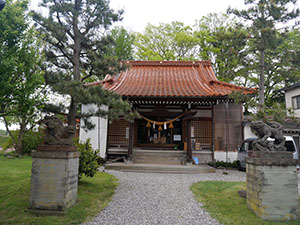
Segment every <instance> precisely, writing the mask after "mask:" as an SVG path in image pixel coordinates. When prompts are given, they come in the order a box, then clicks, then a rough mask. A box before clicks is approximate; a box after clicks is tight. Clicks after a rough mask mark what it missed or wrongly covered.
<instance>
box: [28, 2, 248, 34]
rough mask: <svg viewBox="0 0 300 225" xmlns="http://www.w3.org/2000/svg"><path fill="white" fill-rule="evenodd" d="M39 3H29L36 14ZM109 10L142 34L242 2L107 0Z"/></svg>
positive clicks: (123, 23)
mask: <svg viewBox="0 0 300 225" xmlns="http://www.w3.org/2000/svg"><path fill="white" fill-rule="evenodd" d="M38 2H39V0H31V8H32V9H34V10H36V11H39V9H38ZM110 6H111V8H113V9H115V10H119V9H124V11H125V12H124V14H123V21H122V22H119V23H118V24H117V25H122V26H124V27H125V28H127V29H128V30H130V31H135V32H142V31H143V30H144V28H145V27H146V26H147V24H148V23H151V24H152V25H158V24H159V23H160V22H162V23H170V22H172V21H180V22H184V24H185V25H193V24H194V22H195V20H199V19H201V17H202V16H206V15H207V14H208V13H212V12H215V13H220V12H226V10H227V8H228V7H229V6H231V7H233V8H238V9H241V8H243V7H244V0H110Z"/></svg>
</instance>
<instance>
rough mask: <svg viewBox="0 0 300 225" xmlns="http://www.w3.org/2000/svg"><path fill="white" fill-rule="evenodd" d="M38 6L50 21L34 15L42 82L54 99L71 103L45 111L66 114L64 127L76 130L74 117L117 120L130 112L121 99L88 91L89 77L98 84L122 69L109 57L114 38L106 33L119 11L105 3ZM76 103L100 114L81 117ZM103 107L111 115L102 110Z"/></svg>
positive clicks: (47, 0)
mask: <svg viewBox="0 0 300 225" xmlns="http://www.w3.org/2000/svg"><path fill="white" fill-rule="evenodd" d="M40 6H41V7H45V8H47V9H48V10H49V14H48V16H43V15H42V14H39V13H37V12H33V19H34V21H35V22H36V25H37V28H38V30H39V31H40V32H41V33H42V34H43V35H44V40H45V41H46V48H45V53H46V57H47V70H46V74H45V80H46V83H47V84H49V85H50V86H51V88H52V90H53V91H54V92H56V93H58V94H61V95H63V96H67V97H69V100H70V101H69V104H67V105H59V106H58V105H54V104H52V105H51V104H48V105H47V106H46V110H47V111H49V112H53V113H57V114H63V115H67V123H68V125H70V126H74V127H75V125H76V118H85V119H86V120H85V122H86V125H90V126H88V127H89V128H90V127H91V125H92V124H90V123H88V117H89V116H93V115H98V116H108V117H110V118H117V117H118V115H119V113H121V112H123V113H124V112H125V113H126V114H127V115H131V114H130V113H129V111H130V106H129V104H128V103H127V102H125V101H122V99H121V98H120V96H118V95H117V94H115V93H112V92H108V91H106V90H104V89H103V88H102V87H101V86H100V85H99V86H86V85H85V82H86V81H87V79H88V78H91V77H94V78H95V79H98V80H99V79H102V78H103V77H104V76H105V75H106V74H114V73H116V72H118V71H119V70H120V69H122V68H121V66H120V65H121V64H120V63H119V62H118V58H117V56H115V55H113V54H112V53H113V50H112V49H113V44H114V43H113V39H112V37H111V36H110V35H109V34H108V29H109V27H110V26H111V25H112V23H113V22H116V21H118V20H120V18H121V14H122V12H121V11H119V12H114V11H113V10H112V9H110V8H109V1H107V0H93V1H84V0H68V1H67V0H63V1H55V0H43V1H42V3H41V5H40ZM80 104H96V105H98V106H99V107H98V110H95V111H92V110H91V111H90V112H88V113H79V111H80ZM101 105H107V106H108V107H109V108H110V110H109V111H106V110H102V108H101V107H100V106H101Z"/></svg>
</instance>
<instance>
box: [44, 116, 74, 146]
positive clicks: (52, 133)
mask: <svg viewBox="0 0 300 225" xmlns="http://www.w3.org/2000/svg"><path fill="white" fill-rule="evenodd" d="M43 123H44V124H45V125H46V137H45V144H47V145H73V137H74V134H75V127H74V126H64V124H63V122H62V120H61V119H60V118H58V117H57V116H50V117H45V119H44V120H43Z"/></svg>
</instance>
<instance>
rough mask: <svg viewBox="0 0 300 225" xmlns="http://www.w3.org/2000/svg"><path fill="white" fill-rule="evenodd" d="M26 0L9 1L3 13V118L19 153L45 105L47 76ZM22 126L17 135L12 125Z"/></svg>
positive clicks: (0, 98)
mask: <svg viewBox="0 0 300 225" xmlns="http://www.w3.org/2000/svg"><path fill="white" fill-rule="evenodd" d="M27 4H28V2H27V1H16V2H12V1H8V2H7V5H6V7H5V8H4V10H3V11H2V12H1V13H0V27H1V28H3V29H1V30H0V74H1V76H0V85H1V87H2V88H1V90H0V117H2V119H3V120H4V122H5V125H6V129H7V131H8V133H9V134H10V137H11V138H12V140H13V143H14V147H15V149H16V152H17V153H18V154H22V153H23V143H24V135H25V134H26V132H28V131H30V130H31V129H32V128H33V126H34V125H35V124H36V121H37V120H38V119H39V112H40V109H41V108H42V107H43V100H44V95H43V93H42V92H43V88H44V79H43V72H42V70H41V63H42V59H43V57H42V54H41V52H40V50H39V47H40V46H41V42H40V41H39V39H37V38H36V36H35V31H34V30H33V29H29V28H28V21H26V18H27V15H26V9H27ZM11 123H15V124H18V125H19V133H18V136H17V137H15V136H14V135H12V133H11V131H10V129H9V125H10V124H11Z"/></svg>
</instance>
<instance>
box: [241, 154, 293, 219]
mask: <svg viewBox="0 0 300 225" xmlns="http://www.w3.org/2000/svg"><path fill="white" fill-rule="evenodd" d="M253 156H256V157H253ZM270 156H271V157H270ZM268 157H270V158H268ZM292 157H293V156H292V154H290V155H288V154H287V152H283V153H282V154H281V153H280V152H274V153H271V155H270V154H268V155H263V153H255V154H251V153H250V154H249V157H248V158H247V164H246V171H247V205H248V207H249V208H250V209H251V210H252V211H253V212H254V213H255V214H256V215H257V216H258V217H260V218H262V219H265V220H274V221H285V220H297V219H299V198H298V196H299V194H298V177H297V172H296V166H295V161H294V160H293V158H292ZM268 159H269V160H268Z"/></svg>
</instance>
